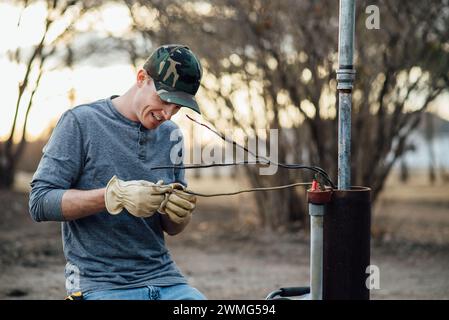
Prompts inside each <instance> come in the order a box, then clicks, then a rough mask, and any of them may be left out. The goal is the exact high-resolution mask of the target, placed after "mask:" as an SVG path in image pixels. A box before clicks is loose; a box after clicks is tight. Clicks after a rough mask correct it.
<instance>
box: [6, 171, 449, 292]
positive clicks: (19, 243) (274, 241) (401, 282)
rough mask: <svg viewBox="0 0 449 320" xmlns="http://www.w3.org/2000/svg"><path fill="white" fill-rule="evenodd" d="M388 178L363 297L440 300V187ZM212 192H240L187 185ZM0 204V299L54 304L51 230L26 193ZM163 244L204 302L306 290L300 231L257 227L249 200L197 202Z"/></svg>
mask: <svg viewBox="0 0 449 320" xmlns="http://www.w3.org/2000/svg"><path fill="white" fill-rule="evenodd" d="M19 180H20V179H19ZM391 180H392V181H393V182H389V184H388V186H387V188H386V190H385V192H384V193H383V195H382V197H381V199H380V200H379V201H378V203H377V205H376V207H375V209H374V210H373V217H372V233H373V241H372V249H371V263H372V264H375V265H377V266H378V267H379V269H380V289H379V290H372V291H371V298H372V299H449V271H448V270H449V185H436V186H432V187H429V186H427V184H426V183H425V182H423V181H424V180H423V179H415V180H414V181H411V182H410V183H409V184H407V185H396V184H395V183H394V179H391ZM217 186H219V188H220V191H227V190H236V189H241V188H242V185H241V184H239V183H237V182H235V181H232V180H230V179H228V178H210V179H203V180H191V181H190V187H191V188H192V189H194V190H197V191H206V192H208V191H209V192H210V191H211V190H216V189H217V188H218V187H217ZM19 189H20V188H19ZM0 203H1V204H2V206H3V210H2V214H1V215H0V299H62V298H63V297H64V296H65V290H64V276H63V269H64V264H65V261H64V257H63V254H62V244H61V231H60V225H59V223H35V222H33V221H32V220H31V218H30V217H29V214H28V207H27V205H28V195H27V193H24V192H18V191H15V192H5V191H3V192H0ZM167 243H168V246H169V248H170V251H171V253H172V256H173V258H174V260H175V261H176V263H177V264H178V266H179V267H180V268H181V270H182V271H183V273H184V274H185V275H186V276H187V278H188V280H189V281H190V283H191V284H192V285H194V286H195V287H197V288H198V289H199V290H201V291H202V292H203V293H204V294H205V295H206V296H207V297H208V298H209V299H264V297H265V296H266V295H267V294H268V293H269V292H270V291H272V290H275V289H277V288H279V287H282V286H302V285H308V278H309V243H308V231H301V232H297V233H294V234H285V233H284V234H279V233H273V232H269V231H267V230H264V229H263V228H261V227H260V226H259V225H258V224H257V219H256V215H255V207H254V203H253V201H252V198H251V195H249V194H243V195H238V196H234V197H232V198H224V197H220V198H201V199H200V200H199V204H198V208H197V210H196V211H195V216H194V220H193V221H192V223H191V224H190V225H189V226H188V227H187V229H186V230H185V231H184V232H183V233H182V234H180V235H177V236H175V237H167Z"/></svg>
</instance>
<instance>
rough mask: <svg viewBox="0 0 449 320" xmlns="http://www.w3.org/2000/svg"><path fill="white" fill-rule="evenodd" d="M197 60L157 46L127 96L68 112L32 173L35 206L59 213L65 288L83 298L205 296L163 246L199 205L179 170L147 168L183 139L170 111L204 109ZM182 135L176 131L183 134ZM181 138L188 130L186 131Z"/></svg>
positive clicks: (49, 214)
mask: <svg viewBox="0 0 449 320" xmlns="http://www.w3.org/2000/svg"><path fill="white" fill-rule="evenodd" d="M201 76H202V69H201V64H200V62H199V60H198V59H197V58H196V56H195V55H194V54H193V52H192V51H191V50H190V49H189V48H188V47H186V46H183V45H165V46H162V47H159V48H157V49H156V50H155V51H154V52H153V53H152V54H151V56H150V57H149V58H148V60H147V61H146V62H145V64H144V66H143V68H142V69H140V70H139V71H138V72H137V75H136V81H135V83H134V84H133V85H132V86H131V88H130V89H129V90H128V91H127V92H126V93H125V94H123V95H121V96H112V97H110V98H107V99H102V100H98V101H96V102H93V103H90V104H86V105H81V106H78V107H75V108H73V109H71V110H68V111H67V112H65V113H64V114H63V116H62V117H61V119H60V120H59V122H58V124H57V126H56V128H55V129H54V131H53V133H52V136H51V137H50V140H49V141H48V143H47V145H46V146H45V147H44V149H43V156H42V159H41V161H40V163H39V167H38V169H37V171H36V173H35V174H34V176H33V180H32V182H31V193H30V214H31V216H32V218H33V219H34V220H35V221H61V222H62V235H63V245H64V246H63V247H64V255H65V257H66V260H67V264H66V268H65V276H66V289H67V292H68V294H69V295H70V296H71V297H75V296H76V297H83V298H84V299H204V296H203V295H202V294H201V293H200V292H199V291H198V290H197V289H195V288H193V287H191V286H189V285H188V283H187V281H186V279H185V277H184V276H183V275H182V273H181V272H180V270H179V269H178V268H177V266H176V264H175V263H174V261H173V260H172V258H171V256H170V253H169V251H168V250H167V248H166V246H165V241H164V231H165V232H166V233H167V234H169V235H175V234H178V233H179V232H181V231H182V230H183V229H184V228H185V226H186V225H187V224H188V223H189V221H190V218H191V214H192V211H193V210H194V208H195V203H196V199H195V197H194V196H192V195H190V194H188V193H186V192H184V189H185V186H186V181H185V178H184V171H183V170H172V169H171V170H170V169H167V170H165V171H164V170H157V171H151V170H150V168H151V167H152V166H158V165H167V164H173V163H174V162H175V161H176V162H178V163H180V162H182V154H178V159H171V158H170V150H171V148H172V147H174V146H175V145H177V144H179V143H180V142H181V141H180V140H177V141H172V140H173V139H170V136H171V134H172V132H173V131H174V130H179V128H178V127H177V125H176V124H175V123H173V122H172V121H170V118H171V117H172V116H173V115H174V114H176V112H178V111H179V109H180V108H181V107H186V108H190V109H192V110H195V111H196V112H198V113H200V110H199V107H198V104H197V102H196V100H195V94H196V92H197V91H198V88H199V85H200V81H201ZM176 136H178V137H180V135H179V134H177V135H176ZM180 139H181V140H182V136H181V138H180Z"/></svg>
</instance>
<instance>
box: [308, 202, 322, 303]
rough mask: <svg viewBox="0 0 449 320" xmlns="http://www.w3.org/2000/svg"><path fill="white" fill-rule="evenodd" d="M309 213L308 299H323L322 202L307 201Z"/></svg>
mask: <svg viewBox="0 0 449 320" xmlns="http://www.w3.org/2000/svg"><path fill="white" fill-rule="evenodd" d="M309 215H310V299H311V300H322V299H323V216H324V204H321V205H318V204H313V203H309Z"/></svg>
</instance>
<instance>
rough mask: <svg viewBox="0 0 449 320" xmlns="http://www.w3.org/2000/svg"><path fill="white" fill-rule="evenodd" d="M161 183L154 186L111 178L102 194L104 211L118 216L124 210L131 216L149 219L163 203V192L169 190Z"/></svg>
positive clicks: (147, 183)
mask: <svg viewBox="0 0 449 320" xmlns="http://www.w3.org/2000/svg"><path fill="white" fill-rule="evenodd" d="M162 183H163V181H162V180H161V181H158V182H157V183H156V184H154V183H152V182H149V181H145V180H132V181H122V180H120V179H118V178H117V177H116V176H113V177H112V178H111V180H109V182H108V185H107V186H106V192H105V194H104V201H105V204H106V209H107V210H108V212H109V213H110V214H118V213H120V212H121V211H122V210H123V209H124V208H125V209H126V210H128V212H129V213H131V214H132V215H133V216H136V217H139V218H147V217H150V216H152V215H153V214H154V213H155V212H156V211H157V209H158V208H159V206H160V205H161V203H162V201H164V199H165V192H167V191H168V190H170V189H171V187H170V186H167V185H165V186H162Z"/></svg>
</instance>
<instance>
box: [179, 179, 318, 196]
mask: <svg viewBox="0 0 449 320" xmlns="http://www.w3.org/2000/svg"><path fill="white" fill-rule="evenodd" d="M308 185H311V183H310V182H297V183H292V184H286V185H282V186H276V187H265V188H251V189H244V190H239V191H234V192H225V193H199V192H194V191H192V190H189V189H186V190H185V192H187V193H189V194H193V195H196V196H199V197H220V196H233V195H236V194H240V193H244V192H253V191H271V190H279V189H286V188H292V187H296V186H308Z"/></svg>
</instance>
